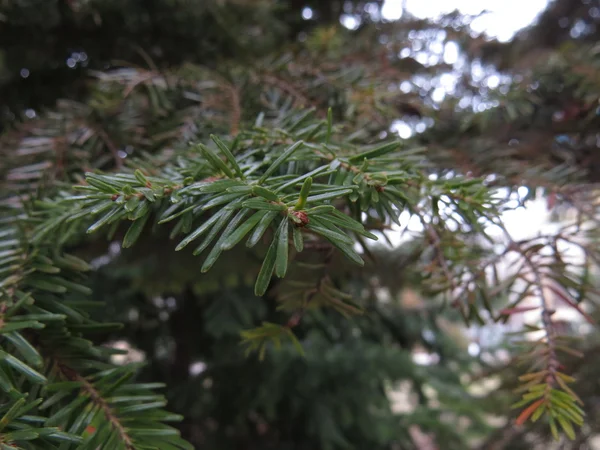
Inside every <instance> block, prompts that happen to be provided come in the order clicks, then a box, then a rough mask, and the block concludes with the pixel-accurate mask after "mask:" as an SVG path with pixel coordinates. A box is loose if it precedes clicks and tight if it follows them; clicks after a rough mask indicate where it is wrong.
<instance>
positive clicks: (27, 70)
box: [0, 0, 600, 450]
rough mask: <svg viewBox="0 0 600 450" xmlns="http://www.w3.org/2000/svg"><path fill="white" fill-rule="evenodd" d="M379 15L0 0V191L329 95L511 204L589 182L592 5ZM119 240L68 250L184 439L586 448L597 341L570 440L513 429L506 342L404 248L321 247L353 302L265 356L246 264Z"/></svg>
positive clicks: (326, 7) (163, 157)
mask: <svg viewBox="0 0 600 450" xmlns="http://www.w3.org/2000/svg"><path fill="white" fill-rule="evenodd" d="M397 3H398V4H401V3H402V2H397ZM381 6H382V4H381V2H376V1H371V2H364V1H336V0H331V1H324V0H312V1H311V0H287V1H276V2H272V1H261V0H204V1H185V0H146V1H141V0H123V1H112V0H110V1H108V0H103V1H95V0H44V1H42V0H20V1H16V2H15V1H10V0H0V42H1V43H2V45H1V47H0V128H1V129H2V131H3V134H2V137H1V138H0V151H1V152H2V154H1V157H0V173H1V174H2V178H3V180H4V181H3V185H2V198H3V201H4V202H6V203H8V204H17V202H20V201H22V199H23V198H24V196H25V197H26V196H28V195H30V193H31V192H34V191H35V190H36V189H37V190H44V189H56V187H59V186H61V183H63V182H67V181H77V180H79V179H80V177H81V174H82V172H83V171H84V170H90V169H103V170H113V169H118V168H120V167H122V166H123V165H132V166H135V167H138V166H139V165H140V164H142V162H141V160H137V159H136V158H137V156H138V155H141V154H144V155H150V156H148V157H147V159H145V160H144V161H145V162H144V163H143V164H146V165H147V168H148V169H150V170H151V169H152V167H153V166H154V167H159V166H162V165H164V164H166V163H167V162H169V161H172V159H173V155H174V154H175V153H176V152H179V151H183V150H182V149H183V147H184V146H185V145H186V144H187V142H189V141H190V140H197V139H206V138H207V137H208V135H209V134H210V133H221V134H228V133H231V134H236V133H237V131H238V130H239V129H240V127H241V126H243V124H245V123H252V122H254V120H255V118H256V117H257V115H258V114H259V113H261V112H264V114H265V115H266V116H267V119H277V118H278V117H283V116H284V115H285V113H286V112H287V111H289V110H290V109H291V108H292V107H304V108H309V107H312V108H314V109H315V110H316V111H317V114H320V115H321V116H324V114H325V111H326V110H327V108H328V107H331V108H332V110H333V112H334V117H335V119H336V121H337V123H339V126H340V133H343V132H344V131H346V130H347V131H348V133H350V132H356V135H353V136H352V138H353V139H355V140H356V141H358V142H371V141H373V140H376V139H378V138H381V137H384V136H386V135H388V134H391V133H394V132H396V133H399V134H400V136H401V137H403V138H406V139H407V140H408V139H411V140H412V141H413V142H414V143H415V144H421V145H425V146H427V148H428V158H429V159H430V160H431V161H432V164H433V165H434V168H432V171H435V173H437V174H438V175H439V176H440V177H443V176H445V175H448V174H452V173H453V172H455V171H462V172H467V173H469V174H472V175H477V176H479V175H481V176H493V180H495V182H496V183H497V184H498V185H499V186H503V187H506V188H508V193H507V195H510V194H513V193H514V192H517V191H518V189H519V188H520V187H522V186H529V187H530V188H531V189H529V191H527V192H528V194H527V195H526V196H521V197H520V198H519V201H520V202H522V201H524V198H523V197H531V196H533V195H534V194H535V193H536V192H537V191H536V189H537V188H542V189H543V190H545V193H546V195H547V196H548V197H547V198H548V203H549V205H551V207H559V206H560V204H561V201H565V202H567V201H570V200H571V199H572V198H573V196H574V195H575V193H576V192H574V191H573V190H572V189H571V190H565V189H562V188H563V187H564V186H565V185H567V186H570V185H569V183H573V182H577V183H580V184H578V185H576V186H579V188H580V187H581V186H584V189H585V186H588V185H587V183H591V182H597V181H598V179H599V177H600V156H599V153H598V147H599V143H600V137H599V135H598V130H599V128H598V125H599V116H600V114H599V108H600V106H599V103H598V99H599V97H600V86H598V84H599V83H600V81H599V80H600V76H599V74H600V49H599V48H598V45H597V42H598V37H599V33H600V30H599V24H598V20H599V17H600V5H599V4H597V2H595V1H593V0H589V1H579V0H555V1H551V2H549V4H548V6H547V8H546V9H545V10H544V11H543V12H542V13H541V14H540V16H539V17H538V18H537V21H536V22H535V23H534V24H533V26H531V27H530V28H527V29H524V30H522V31H520V32H519V33H517V35H516V36H515V37H514V39H511V40H509V41H507V42H499V41H497V40H494V39H492V38H488V37H486V36H484V35H477V34H476V33H474V32H473V31H472V30H471V28H470V23H471V21H473V20H475V19H476V18H475V17H469V16H465V15H464V14H461V13H459V12H454V13H449V14H447V15H444V16H442V17H440V18H437V19H436V20H433V21H430V20H425V19H421V18H417V17H414V16H411V14H410V11H409V10H408V9H405V10H404V13H403V14H402V17H401V18H400V19H399V20H394V21H388V20H385V17H382V15H381V9H380V8H381ZM517 13H518V12H515V14H517ZM424 52H425V56H423V53H424ZM440 89H441V90H440ZM357 130H358V131H357ZM148 161H150V162H148ZM23 167H25V168H26V169H23ZM122 237H123V230H119V231H118V232H117V233H116V235H115V237H114V238H113V241H112V242H111V243H108V244H107V243H106V242H105V241H101V240H95V239H91V240H85V241H83V242H79V243H78V244H77V245H75V246H73V251H75V252H77V253H78V254H80V255H83V256H84V257H85V259H86V260H88V261H89V260H91V261H92V265H93V266H94V268H95V270H94V272H93V281H92V287H93V291H94V294H93V295H94V297H95V299H97V300H100V301H102V302H104V303H105V305H106V307H105V308H103V309H102V310H99V311H98V312H97V314H98V318H99V319H102V318H106V319H108V320H110V321H114V320H117V319H118V320H120V321H123V322H124V323H125V324H126V326H125V328H124V329H123V330H121V331H119V332H115V333H111V334H107V335H105V336H99V339H100V341H105V342H111V343H113V345H116V346H122V347H124V348H130V349H132V351H131V352H130V355H129V358H133V359H136V358H137V359H139V358H145V359H147V361H148V362H149V364H148V366H147V367H146V368H145V369H144V370H143V371H142V373H141V375H140V377H141V379H143V380H149V381H164V382H166V383H167V384H168V386H169V387H170V388H169V390H168V391H167V396H168V399H169V404H170V408H171V410H173V411H175V412H177V413H181V414H183V415H184V417H185V420H184V422H183V423H182V424H181V430H182V432H183V435H184V436H185V437H186V438H187V439H189V440H190V442H192V443H193V444H194V445H195V446H196V447H197V448H206V449H215V450H216V449H219V450H227V449H243V450H251V449H269V448H273V449H275V448H276V449H281V450H286V449H290V450H302V449H315V448H319V449H324V450H328V449H345V448H354V449H374V450H375V449H382V450H383V449H449V450H452V449H464V448H482V449H484V448H485V449H491V448H496V449H518V448H523V449H525V448H549V446H551V445H556V446H557V447H556V448H563V449H586V448H589V449H592V448H598V447H594V444H593V442H594V441H593V439H594V437H595V434H596V433H598V431H599V430H598V423H599V422H598V411H599V410H600V394H599V393H600V386H598V381H597V380H598V371H599V370H600V365H598V364H595V363H594V360H595V359H597V358H595V357H594V355H596V354H597V351H598V349H597V346H595V345H593V342H594V340H593V339H592V337H591V336H590V337H589V339H587V338H586V339H585V341H584V342H580V343H578V344H577V345H578V346H580V347H581V348H580V350H581V351H582V352H584V354H585V357H584V358H583V359H580V360H579V359H578V360H577V361H575V362H573V367H574V375H575V376H576V378H577V379H578V383H577V385H576V387H575V390H576V391H577V392H578V393H579V395H580V396H581V397H583V398H585V399H586V412H587V414H588V417H587V419H586V425H585V426H584V429H583V431H582V433H580V434H579V435H578V437H577V438H576V440H575V441H573V442H566V441H561V442H559V443H558V444H550V439H551V438H550V433H549V431H548V429H547V427H545V426H544V425H543V424H540V425H535V426H533V427H528V428H524V427H518V426H515V425H514V424H513V421H512V416H511V414H512V413H511V410H510V408H509V405H510V404H511V403H512V402H513V401H514V398H513V396H512V395H508V394H507V390H509V389H511V388H514V387H515V386H513V385H512V384H514V383H515V380H516V378H517V373H516V372H514V370H515V367H514V365H513V364H512V363H511V360H510V356H507V355H510V351H511V348H508V350H507V348H494V346H493V345H491V344H490V345H488V347H490V348H486V344H485V343H482V342H480V343H479V346H480V347H479V351H468V350H472V349H473V346H472V345H470V344H472V342H471V338H470V335H469V334H468V333H465V330H464V328H463V325H462V322H461V321H460V318H459V315H458V314H457V313H456V311H454V310H451V309H447V308H443V307H442V306H443V305H442V304H441V302H440V301H439V300H438V299H437V298H435V297H433V298H432V297H429V296H428V295H427V293H424V292H421V289H420V286H421V285H420V281H421V276H422V274H420V273H418V272H417V271H415V269H414V264H413V263H414V261H415V259H418V258H427V255H421V252H420V250H419V243H418V241H416V242H411V243H408V244H403V245H396V246H393V247H384V246H380V247H379V246H378V247H373V248H371V251H372V252H373V253H374V254H375V255H376V257H377V258H376V261H377V264H371V265H367V267H366V268H365V269H363V270H360V271H358V270H357V269H355V268H353V267H349V266H348V265H347V263H346V262H344V261H343V260H341V259H340V260H339V261H337V260H336V261H335V262H334V263H333V264H331V266H332V267H334V268H335V269H334V272H333V273H332V274H331V276H332V277H333V278H334V279H335V281H336V284H337V285H339V286H341V287H344V289H345V290H346V291H347V292H351V293H352V294H353V296H354V297H355V298H357V299H360V300H361V302H362V303H363V304H365V305H366V308H365V309H366V311H365V314H364V315H361V316H359V317H355V318H352V319H347V318H345V317H343V316H342V315H340V314H338V313H337V312H335V311H329V310H327V311H318V312H313V313H311V314H308V315H307V316H306V317H305V318H304V319H303V321H302V322H301V324H300V325H299V326H298V327H297V335H298V337H299V339H300V340H301V341H302V343H303V345H304V347H305V351H306V357H302V356H301V355H299V354H298V353H297V352H296V351H295V350H294V348H293V347H292V346H291V345H290V346H285V345H284V346H283V348H282V349H281V350H279V351H269V352H268V355H267V358H266V359H265V361H263V362H259V361H257V360H255V359H253V358H245V357H244V355H243V351H242V349H241V347H240V345H239V335H240V332H241V331H243V330H246V329H248V328H251V327H253V326H257V325H259V324H260V323H261V322H262V321H271V322H278V323H279V322H284V321H285V317H286V316H285V314H283V313H282V312H281V311H278V310H277V309H276V306H277V305H276V301H275V299H274V298H270V297H269V295H270V294H267V296H265V298H263V299H256V298H254V296H253V293H252V285H253V280H254V276H255V274H256V273H257V271H258V268H259V266H260V260H257V259H255V257H253V255H252V254H251V253H249V252H244V251H241V250H239V251H238V250H236V252H237V253H236V254H235V256H231V257H230V258H228V259H227V261H225V260H221V261H219V262H218V263H217V265H216V266H215V269H213V270H212V271H211V273H209V274H208V275H204V274H203V275H199V266H198V261H197V260H195V259H194V258H192V257H191V254H187V253H185V252H180V253H177V254H175V253H174V252H173V251H172V244H171V242H169V240H168V236H167V235H163V234H161V233H154V234H150V233H148V235H144V236H143V237H142V241H141V242H139V243H138V245H137V247H136V248H135V249H133V250H121V249H120V240H121V239H122ZM278 289H285V285H283V286H279V285H276V286H274V288H273V289H272V290H271V291H269V292H270V293H271V292H277V290H278ZM273 295H274V294H273ZM498 301H499V302H502V301H504V299H499V300H498ZM575 329H576V330H578V328H575ZM496 333H499V331H497V330H496ZM575 334H577V333H575ZM596 342H597V340H596ZM503 347H505V346H503ZM486 355H488V356H489V357H487V358H486V357H485V356H486ZM490 355H493V356H490ZM482 386H483V387H482ZM490 386H491V387H490ZM495 386H500V387H499V388H498V393H497V394H494V393H490V392H491V391H494V390H495ZM596 442H597V441H596ZM596 445H597V444H596Z"/></svg>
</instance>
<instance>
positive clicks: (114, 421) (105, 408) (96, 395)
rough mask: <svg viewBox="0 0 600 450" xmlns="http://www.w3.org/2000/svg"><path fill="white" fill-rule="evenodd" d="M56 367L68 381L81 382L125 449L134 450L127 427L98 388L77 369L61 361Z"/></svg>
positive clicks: (82, 387) (83, 388)
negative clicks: (117, 434)
mask: <svg viewBox="0 0 600 450" xmlns="http://www.w3.org/2000/svg"><path fill="white" fill-rule="evenodd" d="M57 367H58V369H59V370H60V371H61V373H62V374H63V375H64V376H65V377H66V378H67V379H69V380H70V381H77V382H79V383H81V389H82V390H83V391H84V392H85V393H86V394H87V395H89V397H90V399H91V400H92V402H93V403H94V404H95V405H96V406H98V407H99V408H100V410H101V411H102V413H103V414H104V417H106V419H107V420H108V421H109V423H110V424H111V425H112V426H113V428H114V429H115V430H116V431H117V433H119V438H120V439H121V441H122V442H123V443H124V444H125V449H126V450H135V447H134V445H133V440H132V439H131V436H129V434H128V433H127V429H126V428H125V427H124V426H123V425H122V424H121V422H120V421H119V419H118V418H117V416H115V414H114V413H113V411H112V409H111V408H110V406H109V404H108V403H107V401H106V400H105V399H104V398H102V395H101V394H100V392H98V390H97V389H96V388H95V387H94V386H93V385H92V384H91V383H90V382H89V381H88V380H86V379H85V378H84V377H82V376H81V375H80V374H79V373H77V371H75V370H74V369H72V368H71V367H69V366H67V365H66V364H64V363H62V362H58V363H57Z"/></svg>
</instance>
